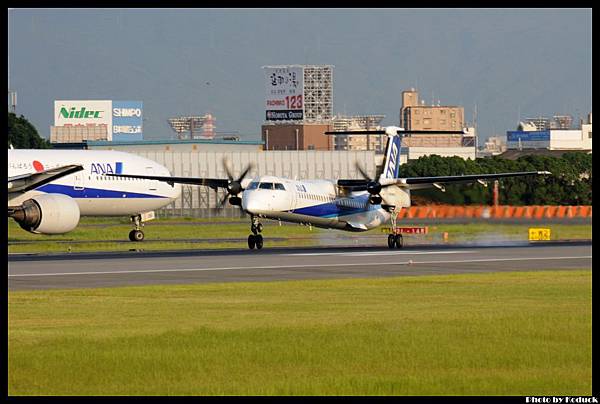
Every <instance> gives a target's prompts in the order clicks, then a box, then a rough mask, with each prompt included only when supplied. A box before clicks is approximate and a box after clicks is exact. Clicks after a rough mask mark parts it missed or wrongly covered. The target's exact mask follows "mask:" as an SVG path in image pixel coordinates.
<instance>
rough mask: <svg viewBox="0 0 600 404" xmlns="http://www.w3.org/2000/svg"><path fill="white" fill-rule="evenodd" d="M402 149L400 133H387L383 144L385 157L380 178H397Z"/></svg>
mask: <svg viewBox="0 0 600 404" xmlns="http://www.w3.org/2000/svg"><path fill="white" fill-rule="evenodd" d="M401 150H402V134H400V133H388V134H387V143H386V145H385V158H384V160H383V172H382V173H381V178H398V173H399V172H400V152H401Z"/></svg>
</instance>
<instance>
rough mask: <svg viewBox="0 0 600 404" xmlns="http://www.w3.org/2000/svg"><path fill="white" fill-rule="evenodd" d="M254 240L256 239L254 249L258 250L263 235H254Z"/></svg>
mask: <svg viewBox="0 0 600 404" xmlns="http://www.w3.org/2000/svg"><path fill="white" fill-rule="evenodd" d="M254 238H255V241H256V249H258V250H260V249H261V248H263V236H261V235H260V234H259V235H258V236H255V237H254Z"/></svg>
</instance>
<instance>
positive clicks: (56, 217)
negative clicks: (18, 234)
mask: <svg viewBox="0 0 600 404" xmlns="http://www.w3.org/2000/svg"><path fill="white" fill-rule="evenodd" d="M10 216H11V217H12V218H13V219H15V221H16V222H17V223H19V226H21V227H22V228H23V229H24V230H27V231H29V232H31V233H38V234H62V233H68V232H70V231H71V230H73V229H74V228H75V227H77V224H78V223H79V205H78V204H77V202H75V200H74V199H73V198H71V197H68V196H66V195H62V194H42V195H36V196H34V197H33V198H31V199H27V200H26V201H24V202H23V204H22V205H21V206H19V207H17V208H16V209H14V211H13V212H12V213H11V214H10Z"/></svg>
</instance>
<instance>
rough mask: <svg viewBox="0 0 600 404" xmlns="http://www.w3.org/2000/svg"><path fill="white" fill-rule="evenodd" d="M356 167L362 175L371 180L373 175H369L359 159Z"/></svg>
mask: <svg viewBox="0 0 600 404" xmlns="http://www.w3.org/2000/svg"><path fill="white" fill-rule="evenodd" d="M354 167H356V169H357V170H358V172H359V173H360V175H362V176H363V178H364V179H365V180H369V181H371V177H369V175H368V174H367V173H366V172H365V170H363V168H362V166H361V165H360V163H359V162H358V161H356V162H355V163H354Z"/></svg>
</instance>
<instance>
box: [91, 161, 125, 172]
mask: <svg viewBox="0 0 600 404" xmlns="http://www.w3.org/2000/svg"><path fill="white" fill-rule="evenodd" d="M122 172H123V163H122V162H120V161H117V162H116V163H115V164H114V165H113V164H111V163H92V167H91V168H90V173H92V174H121V173H122Z"/></svg>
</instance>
